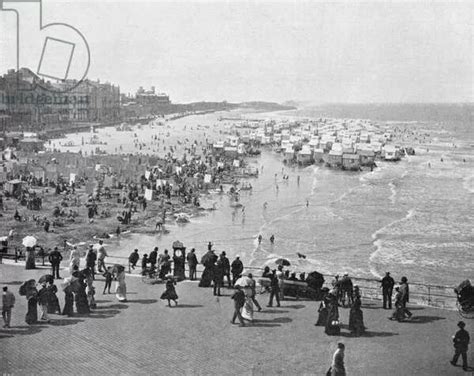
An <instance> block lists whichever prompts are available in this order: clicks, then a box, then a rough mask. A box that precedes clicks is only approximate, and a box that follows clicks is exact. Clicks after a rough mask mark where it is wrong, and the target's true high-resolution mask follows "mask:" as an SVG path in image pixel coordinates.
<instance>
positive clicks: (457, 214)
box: [50, 104, 474, 286]
mask: <svg viewBox="0 0 474 376" xmlns="http://www.w3.org/2000/svg"><path fill="white" fill-rule="evenodd" d="M473 109H474V106H473V105H471V104H452V105H446V104H440V105H433V104H430V105H423V104H421V105H327V106H308V107H305V108H301V109H298V110H294V111H286V112H274V113H259V112H249V111H247V110H246V111H233V112H228V113H225V112H220V113H214V114H206V115H196V116H189V117H185V118H181V119H177V120H174V121H169V122H166V123H165V125H163V126H156V125H152V124H144V125H140V126H136V127H134V128H133V130H132V131H130V132H118V131H117V130H115V128H102V129H98V130H97V137H98V138H99V139H100V140H104V142H107V145H105V144H104V145H99V147H100V148H101V149H102V150H105V151H107V152H109V153H115V152H121V153H149V154H150V153H154V154H160V155H164V154H166V153H167V152H169V150H170V149H169V146H173V147H174V149H173V151H174V153H176V154H177V155H180V154H179V153H182V152H184V147H186V145H187V146H189V145H190V144H191V143H192V142H194V141H195V140H196V141H197V143H198V145H199V144H200V143H203V142H205V141H206V140H208V141H216V140H218V139H223V138H224V137H225V136H226V135H228V134H231V133H232V132H233V131H235V129H234V126H233V122H232V120H221V121H220V120H219V118H222V117H223V118H226V117H227V118H230V117H236V116H238V117H244V118H248V119H290V120H298V119H303V118H305V119H312V118H313V119H314V118H321V117H337V118H361V119H371V120H373V121H374V122H376V123H377V124H380V125H382V126H388V127H389V128H393V129H395V128H397V129H403V130H404V135H405V138H404V139H403V140H402V142H403V143H404V144H405V145H411V146H412V147H414V149H415V152H416V154H415V155H412V156H406V157H404V158H403V159H402V160H401V161H399V162H383V161H377V167H376V168H375V169H374V170H373V171H371V172H370V171H363V172H347V171H341V170H335V169H329V168H326V167H324V166H323V165H311V166H307V167H298V166H287V165H285V164H284V163H283V161H282V156H281V155H279V154H277V153H276V152H274V151H272V150H271V149H270V148H269V149H264V150H263V152H262V154H261V155H260V156H258V157H252V158H249V159H248V163H249V164H250V165H252V166H254V167H257V168H258V169H259V171H260V174H259V176H258V177H255V178H250V179H247V183H250V184H251V185H252V189H251V190H246V191H244V190H243V191H241V192H240V203H241V204H242V206H241V207H235V205H233V203H232V202H231V200H230V199H229V197H228V196H227V195H225V194H219V193H218V192H211V193H209V194H207V195H204V196H203V197H202V199H201V203H202V205H203V206H205V207H208V208H210V207H215V208H216V210H212V211H207V212H206V215H204V216H199V217H195V218H192V219H191V222H190V223H187V224H176V223H167V224H166V227H167V229H168V230H169V233H167V234H157V235H144V234H128V235H124V236H121V237H120V239H116V238H112V239H110V240H108V243H109V244H108V245H107V246H108V248H107V249H108V250H109V254H112V255H114V256H119V257H127V256H128V254H129V253H130V252H131V251H132V250H133V249H135V248H138V249H139V252H140V254H143V253H149V252H150V251H151V250H152V249H153V247H155V246H158V247H159V249H160V251H161V250H163V249H165V248H167V249H171V244H172V243H173V241H175V240H179V241H181V242H183V243H184V245H185V246H186V247H187V249H188V250H189V249H191V248H195V249H196V253H197V254H198V256H200V255H202V254H204V253H205V252H206V250H207V244H208V242H212V243H213V244H214V249H215V250H216V251H217V252H218V253H220V252H221V251H225V252H226V253H227V255H228V257H229V258H230V259H231V260H232V259H233V258H234V257H236V256H240V258H241V259H242V260H243V262H244V264H245V265H246V266H252V267H262V266H265V265H270V266H273V267H274V266H275V260H276V259H278V258H286V259H288V260H289V262H290V263H291V266H290V267H289V268H290V269H291V270H294V271H297V272H311V271H318V272H321V273H323V274H329V275H334V274H342V273H348V274H349V275H352V276H357V277H363V278H381V277H383V276H384V275H385V272H387V271H389V272H391V274H392V275H393V276H394V277H395V278H399V277H400V276H402V275H404V276H407V277H408V279H409V281H411V282H419V283H424V284H434V285H440V286H456V285H458V284H459V282H460V281H462V280H464V279H471V280H473V279H474V257H473V251H474V231H473V229H474V205H473V197H474V168H473V165H474V131H473V129H474V128H473V124H472V115H473ZM90 136H91V134H90V133H89V132H85V133H77V134H69V135H67V136H66V137H64V138H61V139H56V140H52V144H51V145H50V146H53V145H54V147H55V148H58V149H60V150H70V151H77V149H78V148H80V149H81V150H82V152H90V151H91V150H92V149H94V148H95V147H97V145H87V142H86V144H85V145H82V141H83V140H84V138H85V139H86V140H87V139H88V138H89V137H90ZM154 136H157V137H156V138H157V140H155V141H150V140H152V139H153V137H154ZM67 143H70V144H74V145H75V146H65V144H67ZM165 146H167V148H166V149H165ZM285 175H286V176H287V179H283V177H284V176H285ZM258 235H262V237H263V239H262V242H261V244H259V243H258V241H257V237H258ZM271 235H273V236H274V238H275V241H274V243H271V242H270V240H269V238H270V236H271ZM298 254H300V255H304V256H305V258H303V257H299V256H298Z"/></svg>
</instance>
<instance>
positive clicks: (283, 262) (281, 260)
mask: <svg viewBox="0 0 474 376" xmlns="http://www.w3.org/2000/svg"><path fill="white" fill-rule="evenodd" d="M275 264H277V265H283V266H290V265H291V264H290V262H289V261H288V260H287V259H284V258H279V259H277V260H276V261H275Z"/></svg>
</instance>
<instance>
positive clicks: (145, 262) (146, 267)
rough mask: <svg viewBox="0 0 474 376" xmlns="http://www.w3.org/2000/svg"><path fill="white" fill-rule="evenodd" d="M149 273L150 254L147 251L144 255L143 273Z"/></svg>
mask: <svg viewBox="0 0 474 376" xmlns="http://www.w3.org/2000/svg"><path fill="white" fill-rule="evenodd" d="M146 273H148V255H147V254H146V253H145V254H144V255H143V256H142V275H145V274H146Z"/></svg>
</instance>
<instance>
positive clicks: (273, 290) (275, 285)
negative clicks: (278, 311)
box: [267, 269, 280, 307]
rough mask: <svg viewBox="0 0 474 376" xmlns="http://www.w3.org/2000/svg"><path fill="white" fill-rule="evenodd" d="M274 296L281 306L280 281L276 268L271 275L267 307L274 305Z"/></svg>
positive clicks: (278, 305)
mask: <svg viewBox="0 0 474 376" xmlns="http://www.w3.org/2000/svg"><path fill="white" fill-rule="evenodd" d="M273 298H275V299H276V302H277V307H280V283H279V281H278V277H277V275H276V270H275V269H273V270H272V274H271V276H270V299H269V300H268V304H267V307H272V306H273Z"/></svg>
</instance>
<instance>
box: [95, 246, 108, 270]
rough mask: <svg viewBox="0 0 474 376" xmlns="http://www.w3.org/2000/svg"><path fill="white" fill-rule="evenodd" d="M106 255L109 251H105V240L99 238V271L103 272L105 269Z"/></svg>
mask: <svg viewBox="0 0 474 376" xmlns="http://www.w3.org/2000/svg"><path fill="white" fill-rule="evenodd" d="M106 257H107V252H106V251H105V247H104V241H103V240H99V249H98V250H97V271H98V272H99V273H102V271H103V270H105V258H106ZM102 269H103V270H102Z"/></svg>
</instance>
